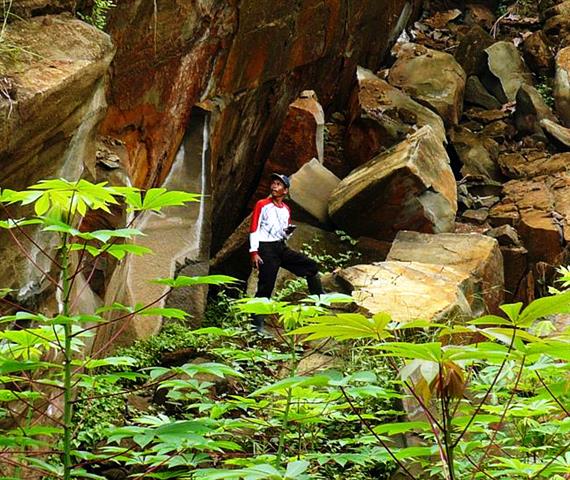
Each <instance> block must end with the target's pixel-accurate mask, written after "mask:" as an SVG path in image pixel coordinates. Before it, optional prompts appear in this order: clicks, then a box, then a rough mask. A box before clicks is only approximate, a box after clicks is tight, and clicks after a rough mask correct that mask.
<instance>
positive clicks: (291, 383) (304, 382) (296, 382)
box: [250, 375, 330, 397]
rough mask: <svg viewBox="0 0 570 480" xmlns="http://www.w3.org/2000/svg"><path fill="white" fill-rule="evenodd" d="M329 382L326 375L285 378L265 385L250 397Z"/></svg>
mask: <svg viewBox="0 0 570 480" xmlns="http://www.w3.org/2000/svg"><path fill="white" fill-rule="evenodd" d="M329 382H330V377H328V376H326V375H314V376H312V377H302V376H296V377H287V378H284V379H283V380H279V381H278V382H275V383H273V384H271V385H266V386H265V387H261V388H259V389H258V390H256V391H255V392H253V393H251V394H250V396H252V397H258V396H260V395H266V394H268V393H283V392H285V391H287V390H289V389H290V388H296V387H308V386H323V385H327V384H328V383H329Z"/></svg>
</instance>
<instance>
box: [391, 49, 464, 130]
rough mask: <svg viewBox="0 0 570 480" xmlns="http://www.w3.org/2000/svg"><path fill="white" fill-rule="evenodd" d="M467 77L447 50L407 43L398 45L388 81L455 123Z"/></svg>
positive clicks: (457, 118)
mask: <svg viewBox="0 0 570 480" xmlns="http://www.w3.org/2000/svg"><path fill="white" fill-rule="evenodd" d="M466 80H467V77H466V75H465V72H464V71H463V69H462V68H461V65H459V63H457V62H456V61H455V59H454V58H453V56H451V55H449V54H448V53H444V52H439V51H436V50H430V49H428V48H425V47H423V46H420V45H414V44H408V45H405V46H403V47H402V48H401V50H400V51H399V53H398V59H397V60H396V63H394V65H393V66H392V68H391V69H390V74H389V76H388V81H389V82H390V83H391V84H392V85H394V86H396V87H399V88H401V89H402V90H403V91H404V92H406V93H408V94H409V95H410V96H411V97H413V98H414V99H416V100H418V101H419V102H421V103H423V104H426V105H429V107H430V108H432V109H433V110H434V111H436V112H437V113H438V114H439V115H440V116H441V118H442V119H443V121H444V122H445V124H446V125H457V123H458V122H459V118H460V117H461V112H462V109H463V93H464V91H465V82H466Z"/></svg>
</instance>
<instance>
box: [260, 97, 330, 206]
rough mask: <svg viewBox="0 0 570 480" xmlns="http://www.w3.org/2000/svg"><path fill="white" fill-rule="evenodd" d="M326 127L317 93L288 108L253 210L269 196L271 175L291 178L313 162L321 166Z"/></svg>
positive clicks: (264, 170) (300, 99) (297, 101)
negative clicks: (314, 159) (273, 173)
mask: <svg viewBox="0 0 570 480" xmlns="http://www.w3.org/2000/svg"><path fill="white" fill-rule="evenodd" d="M324 125H325V114H324V112H323V107H321V105H320V103H319V102H318V100H317V97H316V95H315V92H313V91H310V90H308V91H305V92H303V93H302V94H301V96H300V98H298V99H297V100H295V101H294V102H293V103H292V104H291V105H290V106H289V110H288V112H287V116H286V117H285V120H284V121H283V125H282V126H281V130H280V132H279V135H278V136H277V140H276V141H275V145H273V149H272V150H271V153H270V155H269V158H268V159H267V161H266V162H265V166H264V168H263V173H262V175H261V180H260V182H259V186H258V188H257V191H256V192H255V194H254V195H253V197H252V199H251V201H250V207H253V205H254V204H255V202H257V201H258V200H259V199H261V198H263V197H266V196H267V193H268V192H269V185H270V183H271V173H272V172H278V173H282V174H285V175H292V174H293V173H295V172H296V171H297V170H299V169H300V168H301V167H302V166H303V165H305V164H306V163H308V162H310V161H311V159H313V158H316V159H318V160H319V161H320V162H321V163H322V161H323V141H324V140H323V136H324Z"/></svg>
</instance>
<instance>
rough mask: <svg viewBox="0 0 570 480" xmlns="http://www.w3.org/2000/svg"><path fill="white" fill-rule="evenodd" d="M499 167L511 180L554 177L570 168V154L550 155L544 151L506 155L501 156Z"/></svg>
mask: <svg viewBox="0 0 570 480" xmlns="http://www.w3.org/2000/svg"><path fill="white" fill-rule="evenodd" d="M499 166H500V167H501V171H502V172H503V174H504V175H506V176H507V177H509V178H532V177H537V176H539V175H552V174H555V173H558V172H564V171H566V170H568V169H569V168H570V153H568V152H564V153H557V154H555V155H550V154H548V152H543V151H536V150H535V151H529V152H525V151H524V150H523V151H521V152H515V153H505V154H501V155H499Z"/></svg>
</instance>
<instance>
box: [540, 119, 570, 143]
mask: <svg viewBox="0 0 570 480" xmlns="http://www.w3.org/2000/svg"><path fill="white" fill-rule="evenodd" d="M540 126H541V127H542V128H544V131H545V132H546V133H548V134H549V135H550V136H551V137H552V138H553V139H554V140H556V141H557V142H558V143H560V144H562V145H563V146H564V147H566V149H568V148H570V128H566V127H563V126H562V125H558V124H557V123H556V122H554V121H552V120H550V119H547V118H545V119H544V120H541V121H540Z"/></svg>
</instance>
